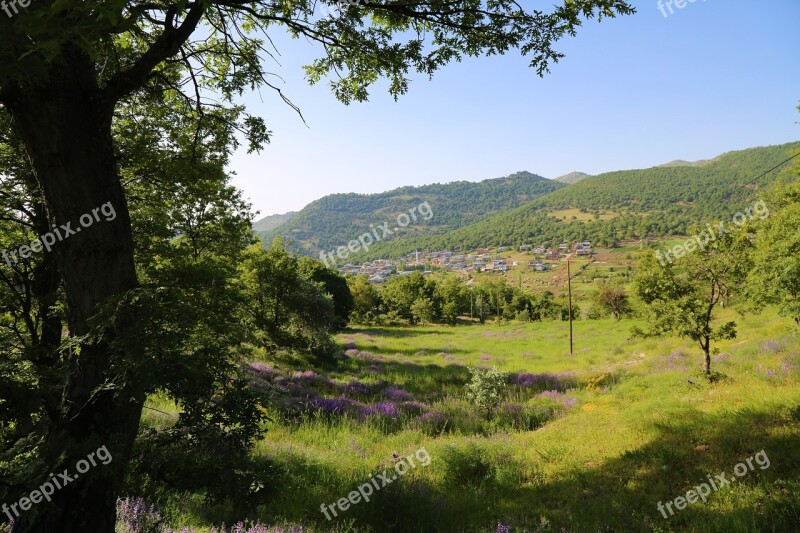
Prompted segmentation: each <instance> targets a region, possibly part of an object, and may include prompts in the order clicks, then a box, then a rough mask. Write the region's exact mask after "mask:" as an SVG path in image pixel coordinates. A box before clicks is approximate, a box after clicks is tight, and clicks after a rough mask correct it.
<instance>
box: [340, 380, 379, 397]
mask: <svg viewBox="0 0 800 533" xmlns="http://www.w3.org/2000/svg"><path fill="white" fill-rule="evenodd" d="M344 390H345V392H347V393H348V394H361V395H363V396H366V395H368V394H372V387H370V386H369V385H367V384H366V383H361V382H360V381H358V380H355V379H354V380H353V381H351V382H350V383H348V384H347V385H345V386H344Z"/></svg>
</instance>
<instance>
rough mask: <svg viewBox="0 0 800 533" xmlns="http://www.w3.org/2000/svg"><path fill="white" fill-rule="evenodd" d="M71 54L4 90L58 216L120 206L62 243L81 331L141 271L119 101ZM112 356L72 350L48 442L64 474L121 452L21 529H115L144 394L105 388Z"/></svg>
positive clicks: (33, 513) (75, 325)
mask: <svg viewBox="0 0 800 533" xmlns="http://www.w3.org/2000/svg"><path fill="white" fill-rule="evenodd" d="M67 55H68V56H69V57H62V58H61V59H62V60H63V61H60V62H56V63H53V64H52V66H51V68H50V69H49V70H50V72H49V73H48V78H47V81H46V82H43V83H41V84H36V85H27V86H24V87H8V86H6V87H3V93H2V98H3V103H4V104H5V105H6V107H7V108H8V110H9V112H10V113H11V116H12V117H13V121H14V127H15V128H16V129H17V131H18V132H19V134H20V136H21V138H22V139H23V141H24V143H25V146H26V150H27V153H28V156H29V158H30V161H31V164H32V166H33V168H34V171H35V175H36V180H37V182H38V185H39V188H40V189H41V193H42V196H43V199H44V204H45V206H46V208H47V211H48V215H49V218H50V219H51V220H54V221H55V223H56V224H57V225H63V224H66V223H68V222H69V223H71V224H72V228H73V229H77V228H80V227H81V226H80V224H79V223H78V220H79V218H80V217H81V215H84V214H91V213H92V211H93V210H95V209H97V208H99V207H100V206H102V205H103V204H106V203H108V202H111V204H112V205H113V207H114V210H115V212H116V214H117V216H116V219H115V220H113V222H108V221H106V220H105V218H103V217H101V219H100V221H95V222H94V223H93V224H92V225H91V226H90V227H86V228H81V229H80V230H79V232H78V233H76V234H74V235H72V236H70V237H66V238H65V239H64V240H63V241H62V242H61V243H60V244H58V245H57V248H56V250H57V257H58V263H59V270H60V272H61V276H62V279H63V283H64V288H65V291H66V314H67V321H68V326H69V332H70V335H71V336H81V335H84V334H86V333H87V332H88V331H89V323H88V321H89V319H90V318H91V317H92V316H93V315H94V314H95V313H96V312H97V311H98V305H99V304H101V303H103V302H104V301H105V300H107V299H108V298H109V297H111V296H114V295H118V294H121V293H124V292H126V291H128V290H130V289H133V288H135V287H136V273H135V268H134V262H133V239H132V236H131V227H130V216H129V213H128V208H127V204H126V201H125V196H124V192H123V189H122V186H121V183H120V180H119V176H118V172H117V168H116V163H115V157H114V150H113V146H112V136H111V119H112V109H110V108H108V106H107V105H105V104H103V103H102V101H101V99H100V97H99V90H98V87H97V82H96V80H95V72H94V69H93V65H92V63H91V62H90V60H89V58H88V57H86V56H85V54H83V53H82V52H81V51H78V50H71V51H70V52H68V54H67ZM112 355H113V353H112V349H111V348H110V347H109V346H108V345H107V344H94V345H85V346H82V347H81V350H80V353H79V354H76V355H73V356H72V359H71V361H70V375H69V380H68V385H67V386H66V389H65V390H64V394H63V398H62V400H61V405H60V409H59V411H60V412H59V413H58V416H56V417H55V420H53V421H52V423H51V427H50V428H49V431H48V434H47V435H46V438H45V442H44V446H43V450H42V451H43V457H44V459H45V460H46V461H48V466H49V468H50V469H51V470H49V471H51V472H53V473H56V474H57V473H59V472H62V471H63V470H64V469H65V468H66V469H69V472H70V474H74V473H75V472H76V469H75V466H76V462H77V461H79V460H80V459H82V458H85V457H86V456H87V455H88V454H89V453H91V452H93V451H95V450H97V449H98V448H99V447H101V446H106V447H107V449H108V451H109V452H110V453H111V455H112V457H113V460H112V461H111V463H110V464H108V465H105V466H104V465H102V464H100V463H99V462H98V466H96V467H93V468H92V469H91V470H89V472H88V473H86V475H81V476H80V477H78V478H76V480H75V481H73V482H71V483H70V484H68V485H66V486H65V487H64V488H61V489H60V490H57V491H56V492H55V494H54V496H53V501H52V503H47V502H42V503H39V504H36V505H34V506H33V508H32V509H31V510H29V511H27V512H24V514H22V515H21V516H20V518H19V519H17V521H16V523H15V526H14V531H15V532H17V531H20V532H21V531H25V532H27V531H36V532H39V531H47V532H49V531H65V532H71V531H76V532H77V531H81V532H84V531H85V532H89V531H91V532H98V533H103V532H113V531H114V522H115V500H116V496H117V494H118V491H119V489H120V487H121V483H122V481H123V477H124V473H125V468H126V466H127V463H128V460H129V457H130V452H131V448H132V445H133V441H134V439H135V436H136V433H137V430H138V426H139V420H140V416H141V409H142V404H143V398H142V397H140V395H136V394H132V393H131V392H130V391H125V390H122V391H120V390H111V391H108V392H103V393H99V394H98V393H97V389H98V387H100V386H101V385H103V384H104V383H105V382H106V381H107V379H108V377H109V376H108V373H109V369H110V366H111V359H112ZM122 386H124V384H122ZM62 454H66V457H63V455H62ZM48 478H49V476H48ZM45 480H46V479H42V480H40V482H43V481H45ZM32 488H35V487H32Z"/></svg>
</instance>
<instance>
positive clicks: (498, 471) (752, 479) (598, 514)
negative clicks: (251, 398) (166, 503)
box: [262, 406, 800, 532]
mask: <svg viewBox="0 0 800 533" xmlns="http://www.w3.org/2000/svg"><path fill="white" fill-rule="evenodd" d="M792 408H794V407H789V406H782V407H776V409H775V410H770V411H768V410H741V411H737V412H730V413H722V414H714V415H709V414H705V413H702V412H700V411H694V410H692V411H687V412H686V413H684V414H683V415H682V416H681V417H680V418H679V419H673V420H667V421H662V422H656V423H654V424H651V427H654V428H656V429H657V430H658V432H659V434H658V437H657V438H655V439H654V440H652V441H650V442H648V443H646V444H644V445H643V446H641V447H639V448H637V449H635V450H632V451H630V452H628V453H625V454H623V455H621V456H619V457H616V458H613V459H610V460H608V461H606V462H604V463H603V464H601V465H599V466H596V467H589V468H581V469H578V470H573V471H564V472H561V473H560V476H561V479H559V480H555V481H550V482H545V481H543V477H541V476H539V475H530V472H536V471H538V468H537V467H536V465H523V464H518V463H517V462H516V460H515V459H513V458H511V457H509V456H506V457H503V453H504V452H502V453H501V454H500V456H498V455H497V453H496V451H493V450H496V447H492V446H491V445H490V444H489V443H488V442H487V441H475V440H473V439H466V438H465V439H463V440H458V441H453V440H449V441H448V444H446V445H443V446H436V445H435V444H431V446H429V451H430V452H431V457H432V460H433V462H432V463H431V465H430V466H429V467H428V468H429V469H434V470H435V473H434V475H433V476H431V479H436V480H437V484H436V485H433V484H431V482H430V481H425V480H420V479H416V480H414V479H413V476H409V477H408V478H407V479H405V478H404V479H402V480H399V481H397V482H395V483H393V484H391V485H389V486H387V487H385V488H384V489H383V490H381V491H379V492H378V493H377V494H376V497H375V498H373V500H372V501H370V502H362V503H359V504H358V505H356V506H354V507H352V508H351V509H350V510H349V511H347V512H346V513H344V514H343V515H342V516H340V517H337V518H335V519H334V520H333V521H332V522H331V523H328V522H327V521H325V520H321V518H322V517H321V513H320V511H319V508H320V505H321V504H322V503H333V501H334V500H336V499H338V498H341V497H346V495H347V493H348V492H350V491H351V490H355V487H354V486H352V485H353V481H352V479H345V478H343V477H342V476H341V474H339V469H337V468H331V467H327V466H322V465H319V464H317V463H314V462H313V461H309V459H308V458H307V457H304V456H300V455H292V456H289V457H288V459H287V458H283V459H282V462H281V471H282V472H283V476H284V477H283V478H282V479H281V480H278V483H280V485H281V486H282V487H284V490H280V489H279V493H280V494H278V495H277V498H276V499H275V500H274V501H272V502H270V503H268V504H267V505H266V506H265V507H264V508H263V509H264V511H265V514H264V513H262V514H263V518H267V517H273V518H274V517H276V516H277V517H279V518H280V519H287V520H289V521H292V522H298V523H306V524H308V523H309V522H310V521H316V522H317V523H318V525H320V526H321V528H322V529H321V530H325V531H328V530H332V529H333V528H334V527H340V528H341V527H344V528H345V529H348V528H351V527H354V528H355V529H352V530H358V531H402V532H405V531H408V532H411V531H425V532H427V531H488V530H490V529H491V530H494V528H495V527H496V525H497V523H498V522H500V523H502V524H508V525H510V526H511V528H512V529H511V531H551V530H552V531H560V530H562V528H564V529H565V530H567V531H592V532H594V531H642V532H644V531H720V532H722V531H726V532H727V531H742V532H744V531H757V530H760V531H795V530H796V528H797V524H798V523H800V496H798V494H799V493H798V489H800V481H798V480H799V479H800V436H799V435H798V429H800V427H799V426H800V425H799V424H798V421H797V420H796V418H795V417H793V416H792V415H791V409H792ZM499 438H500V439H502V438H503V437H502V435H501V436H499ZM597 438H598V439H600V438H602V435H597ZM761 450H764V451H765V452H766V454H767V456H768V457H769V459H770V466H769V468H766V469H763V470H762V469H761V468H760V467H759V466H758V464H757V463H754V467H755V470H753V471H749V472H748V473H747V474H746V475H744V476H743V477H741V478H737V477H736V476H734V475H733V469H734V467H735V466H736V465H737V463H740V462H745V461H746V459H747V458H749V457H752V456H753V455H754V454H755V453H757V452H759V451H761ZM346 454H347V450H343V456H346ZM437 455H438V457H437ZM343 462H346V459H344V458H343ZM523 472H527V473H525V474H523ZM721 472H726V473H727V477H728V478H729V479H730V478H731V477H733V478H735V479H736V481H735V482H733V483H731V485H729V486H727V487H723V488H721V489H720V490H719V491H717V492H712V494H711V496H709V500H710V503H706V504H704V503H702V502H698V503H695V504H691V505H689V507H688V508H686V509H685V510H682V511H677V512H676V514H675V515H673V516H669V517H668V518H667V519H665V518H664V517H663V516H662V515H661V514H660V513H659V511H658V510H657V508H656V505H657V504H658V502H659V501H661V502H667V501H670V500H672V499H674V498H675V497H677V496H681V495H684V496H685V495H686V492H687V491H688V490H691V489H692V488H694V487H695V486H697V485H699V484H700V483H703V482H706V481H707V475H712V476H714V475H716V474H719V473H721ZM426 477H427V476H426ZM712 504H713V507H712ZM336 524H338V526H335V525H336Z"/></svg>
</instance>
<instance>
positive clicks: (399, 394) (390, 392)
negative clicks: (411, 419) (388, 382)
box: [383, 387, 414, 402]
mask: <svg viewBox="0 0 800 533" xmlns="http://www.w3.org/2000/svg"><path fill="white" fill-rule="evenodd" d="M383 395H384V396H386V397H387V398H389V399H390V400H396V401H399V402H405V401H411V400H413V399H414V396H413V395H411V393H409V392H406V391H404V390H403V389H398V388H397V387H389V388H388V389H386V392H384V393H383Z"/></svg>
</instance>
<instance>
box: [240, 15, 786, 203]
mask: <svg viewBox="0 0 800 533" xmlns="http://www.w3.org/2000/svg"><path fill="white" fill-rule="evenodd" d="M552 3H555V0H550V2H541V1H538V0H536V1H534V2H531V1H530V0H529V1H527V2H522V5H524V6H531V5H533V6H534V7H538V8H542V7H543V6H546V5H550V4H552ZM632 3H633V5H635V6H636V8H637V10H638V13H637V14H635V15H633V16H627V17H620V18H617V19H605V20H603V21H602V22H601V23H598V22H597V21H596V20H592V21H588V22H585V23H584V26H583V27H582V29H580V30H579V31H578V35H577V36H575V37H569V38H566V39H564V40H562V41H560V42H559V43H558V44H557V46H556V48H557V49H558V50H559V51H561V52H564V53H565V54H566V57H565V58H564V59H562V60H561V61H560V62H559V63H558V64H556V65H554V66H552V68H551V72H550V74H546V75H545V76H544V77H543V78H540V77H539V76H538V75H537V74H536V72H535V70H534V69H531V68H529V66H528V63H529V61H528V60H527V59H526V58H524V57H521V56H520V55H519V54H518V53H516V52H512V53H509V54H507V55H505V56H494V57H490V58H474V59H473V58H468V59H465V60H463V61H462V62H461V63H454V64H451V65H448V66H446V67H445V68H443V69H442V70H440V71H439V72H438V73H436V74H435V75H434V77H433V79H432V80H428V78H427V77H426V76H424V75H419V74H414V73H412V74H411V76H410V77H411V79H412V82H411V85H410V90H409V92H408V93H407V94H406V95H404V96H401V97H400V99H399V100H398V101H395V100H394V99H393V98H392V97H391V96H390V95H389V94H388V92H387V91H386V84H383V83H382V84H378V85H376V86H375V87H373V89H372V90H371V93H370V100H369V101H368V102H366V103H353V104H351V105H349V106H346V105H344V104H342V103H340V102H339V101H337V100H336V99H335V98H334V96H333V95H332V93H331V91H330V88H329V86H328V85H327V84H326V83H321V84H318V85H315V86H309V84H308V83H307V81H306V80H305V77H304V73H303V69H302V65H305V64H308V63H310V62H311V61H312V60H313V58H314V57H316V56H317V55H318V54H319V53H320V49H319V48H318V47H317V46H314V45H312V44H310V43H307V42H305V41H301V40H292V39H289V38H288V37H286V36H284V35H283V34H270V37H271V38H272V39H273V41H274V42H275V43H276V46H277V48H278V51H279V52H280V54H281V55H280V56H278V58H277V62H276V61H272V60H269V59H267V60H266V65H267V69H268V70H269V71H270V72H273V73H275V74H276V76H279V78H278V77H275V78H272V80H271V81H272V82H273V83H274V84H276V85H277V86H278V87H280V88H281V90H282V91H283V93H284V94H286V95H287V96H288V97H289V98H290V99H291V100H292V101H293V102H294V103H295V104H296V105H298V106H299V107H300V109H301V111H302V113H303V116H304V118H305V123H304V122H303V120H301V119H300V117H299V116H298V115H297V113H296V112H295V111H293V110H292V109H290V108H289V107H288V106H287V105H286V104H284V103H283V102H282V101H281V100H280V98H279V97H278V95H277V93H275V92H273V91H272V90H271V89H269V88H266V89H262V90H261V91H260V92H259V93H252V94H247V95H245V96H244V98H243V103H244V104H245V105H247V107H248V112H250V113H251V114H255V115H259V116H261V117H264V119H265V120H266V122H267V124H268V126H269V128H270V129H271V130H272V131H273V133H274V136H273V138H272V142H271V144H269V145H268V146H267V147H266V148H265V149H264V150H263V151H262V152H261V153H260V154H255V153H254V154H247V150H246V149H245V148H242V149H240V150H239V151H237V153H235V154H234V156H233V158H232V160H231V164H230V170H231V171H232V172H233V173H234V174H235V177H234V179H233V184H234V185H236V186H237V187H239V188H240V189H242V190H243V191H244V195H245V197H246V198H248V199H249V200H250V202H251V203H252V204H253V209H254V211H259V212H260V215H259V216H260V217H263V216H265V215H270V214H275V213H285V212H287V211H297V210H300V209H302V208H303V207H304V206H305V205H307V204H308V203H310V202H312V201H313V200H316V199H318V198H321V197H322V196H325V195H327V194H332V193H347V192H357V193H377V192H382V191H387V190H391V189H394V188H397V187H400V186H404V185H424V184H429V183H445V182H450V181H457V180H468V181H480V180H484V179H490V178H497V177H501V176H506V175H508V174H511V173H513V172H517V171H520V170H527V171H529V172H533V173H535V174H539V175H541V176H544V177H546V178H556V177H558V176H561V175H563V174H566V173H569V172H572V171H581V172H586V173H589V174H599V173H602V172H608V171H613V170H623V169H634V168H648V167H652V166H654V165H659V164H662V163H666V162H669V161H672V160H675V159H684V160H689V161H694V160H699V159H708V158H711V157H715V156H717V155H719V154H722V153H724V152H728V151H731V150H740V149H744V148H751V147H754V146H765V145H774V144H783V143H787V142H792V141H796V140H798V139H800V124H799V123H800V113H798V111H797V107H798V105H800V69H798V68H797V65H798V59H799V58H800V32H798V31H797V28H798V27H800V0H766V1H765V0H696V1H695V2H692V1H691V0H687V1H686V4H685V6H684V7H683V8H677V7H675V6H674V5H673V8H672V10H673V13H672V14H670V12H669V9H667V8H666V7H665V8H664V13H666V15H667V16H664V14H663V13H662V11H661V10H660V9H659V7H658V6H657V0H634V1H633V2H632Z"/></svg>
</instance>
